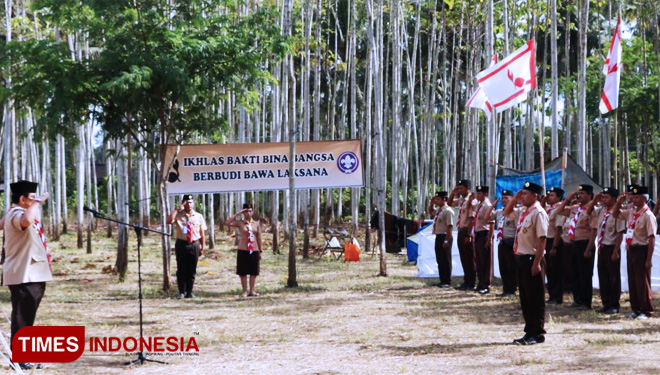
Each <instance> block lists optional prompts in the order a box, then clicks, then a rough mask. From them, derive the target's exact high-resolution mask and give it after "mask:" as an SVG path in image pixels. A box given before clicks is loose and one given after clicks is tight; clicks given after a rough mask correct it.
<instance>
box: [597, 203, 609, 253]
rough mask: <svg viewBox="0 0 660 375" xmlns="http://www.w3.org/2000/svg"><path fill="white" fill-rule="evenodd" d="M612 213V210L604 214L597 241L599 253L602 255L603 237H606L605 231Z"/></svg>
mask: <svg viewBox="0 0 660 375" xmlns="http://www.w3.org/2000/svg"><path fill="white" fill-rule="evenodd" d="M611 215H612V212H611V211H610V210H607V211H605V213H603V220H602V221H601V223H600V232H598V238H597V239H596V246H598V252H599V253H600V244H601V242H603V237H604V236H605V229H606V227H607V219H609V218H610V216H611Z"/></svg>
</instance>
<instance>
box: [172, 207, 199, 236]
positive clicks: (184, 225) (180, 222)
mask: <svg viewBox="0 0 660 375" xmlns="http://www.w3.org/2000/svg"><path fill="white" fill-rule="evenodd" d="M189 221H191V222H192V227H193V232H192V233H193V236H192V240H193V241H197V240H199V239H200V238H201V237H202V235H201V229H203V230H205V231H206V220H204V216H202V214H200V213H199V212H197V211H194V210H193V211H192V212H191V213H190V214H188V213H186V212H185V211H182V212H179V213H177V214H176V217H175V218H174V228H175V230H176V239H177V240H184V241H188V222H189Z"/></svg>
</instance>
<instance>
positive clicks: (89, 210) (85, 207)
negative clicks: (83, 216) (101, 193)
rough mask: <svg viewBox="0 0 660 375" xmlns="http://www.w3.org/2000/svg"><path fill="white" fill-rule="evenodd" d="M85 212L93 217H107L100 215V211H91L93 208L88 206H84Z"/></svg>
mask: <svg viewBox="0 0 660 375" xmlns="http://www.w3.org/2000/svg"><path fill="white" fill-rule="evenodd" d="M83 211H85V212H91V213H92V215H94V216H96V217H103V216H105V215H103V214H102V213H100V212H98V211H96V210H94V209H91V208H89V207H87V206H83Z"/></svg>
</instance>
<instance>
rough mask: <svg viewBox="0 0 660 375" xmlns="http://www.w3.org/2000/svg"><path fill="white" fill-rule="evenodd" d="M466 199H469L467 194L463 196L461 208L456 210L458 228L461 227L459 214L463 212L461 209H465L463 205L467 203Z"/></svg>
mask: <svg viewBox="0 0 660 375" xmlns="http://www.w3.org/2000/svg"><path fill="white" fill-rule="evenodd" d="M468 198H470V193H468V195H466V196H465V200H464V201H463V203H461V207H460V208H459V209H458V223H457V224H458V227H459V228H460V227H461V213H462V212H463V208H465V205H466V204H467V202H468Z"/></svg>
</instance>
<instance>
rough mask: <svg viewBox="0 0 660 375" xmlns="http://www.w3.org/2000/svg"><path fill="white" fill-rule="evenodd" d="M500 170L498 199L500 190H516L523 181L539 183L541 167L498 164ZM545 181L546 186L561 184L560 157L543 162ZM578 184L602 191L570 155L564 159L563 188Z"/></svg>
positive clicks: (571, 187)
mask: <svg viewBox="0 0 660 375" xmlns="http://www.w3.org/2000/svg"><path fill="white" fill-rule="evenodd" d="M499 168H500V169H501V170H502V175H500V176H497V178H496V185H497V186H496V193H495V197H496V198H497V199H499V198H500V197H501V196H502V190H504V189H506V190H511V191H513V192H516V191H518V190H520V187H521V186H522V184H523V183H524V182H525V181H532V182H534V183H537V184H539V185H540V184H541V169H540V168H537V169H535V170H533V171H528V172H525V171H520V170H517V169H511V168H506V167H502V166H499ZM545 183H546V188H548V189H549V188H551V187H553V186H558V187H561V186H562V157H561V156H560V157H557V158H555V159H554V160H552V161H550V162H548V163H546V164H545ZM580 184H590V185H593V187H594V192H599V191H602V190H603V189H602V187H601V186H600V185H599V184H598V183H597V182H596V181H594V180H593V179H592V178H591V176H589V175H588V174H587V172H585V171H584V169H582V168H581V167H580V166H579V165H578V164H577V163H576V162H575V160H573V159H572V158H571V157H570V156H567V159H566V170H565V172H564V184H563V186H564V190H565V191H566V193H568V194H570V193H571V192H573V191H575V190H577V188H578V185H580Z"/></svg>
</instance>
